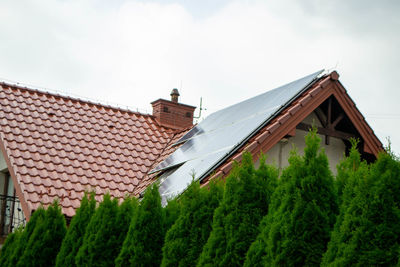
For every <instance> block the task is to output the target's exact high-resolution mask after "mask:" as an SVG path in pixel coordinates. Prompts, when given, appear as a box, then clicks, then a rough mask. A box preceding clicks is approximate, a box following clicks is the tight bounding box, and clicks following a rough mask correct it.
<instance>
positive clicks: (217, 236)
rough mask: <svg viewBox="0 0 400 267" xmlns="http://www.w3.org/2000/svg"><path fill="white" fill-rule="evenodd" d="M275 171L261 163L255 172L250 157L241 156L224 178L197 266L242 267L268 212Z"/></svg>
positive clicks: (274, 181) (275, 178) (275, 176)
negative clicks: (220, 194)
mask: <svg viewBox="0 0 400 267" xmlns="http://www.w3.org/2000/svg"><path fill="white" fill-rule="evenodd" d="M277 176H278V171H277V170H276V169H275V168H273V167H270V166H267V165H266V164H265V158H262V159H261V160H260V168H259V169H258V170H255V169H254V165H253V161H252V158H251V154H250V153H244V155H243V159H242V164H241V165H236V166H235V167H234V169H233V170H232V172H231V174H230V175H229V177H228V178H227V181H226V185H225V191H224V196H223V200H222V201H221V203H220V205H219V207H218V208H217V209H216V210H215V213H214V217H213V224H212V231H211V234H210V236H209V238H208V240H207V243H206V245H205V246H204V247H203V251H202V253H201V255H200V258H199V262H198V264H197V265H198V266H242V265H243V262H244V259H245V256H246V252H247V250H248V249H249V246H250V244H251V243H252V242H253V241H254V240H255V238H256V236H257V234H258V225H259V223H260V221H261V219H262V218H263V216H264V215H265V214H267V212H268V204H269V199H270V197H271V195H272V192H273V191H274V188H275V185H276V181H277Z"/></svg>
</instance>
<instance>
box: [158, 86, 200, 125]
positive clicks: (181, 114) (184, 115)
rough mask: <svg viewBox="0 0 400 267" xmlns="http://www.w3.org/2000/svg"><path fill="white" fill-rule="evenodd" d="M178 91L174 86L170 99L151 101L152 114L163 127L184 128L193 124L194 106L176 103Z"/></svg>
mask: <svg viewBox="0 0 400 267" xmlns="http://www.w3.org/2000/svg"><path fill="white" fill-rule="evenodd" d="M178 97H179V92H178V89H176V88H174V89H173V90H172V92H171V100H170V101H169V100H165V99H158V100H156V101H153V102H152V103H151V105H152V106H153V116H154V117H155V118H156V120H157V121H158V123H159V124H160V125H162V126H164V127H168V128H173V129H177V130H178V129H184V128H187V127H190V126H192V125H193V113H194V110H195V109H196V107H194V106H189V105H185V104H181V103H178Z"/></svg>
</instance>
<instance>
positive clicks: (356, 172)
mask: <svg viewBox="0 0 400 267" xmlns="http://www.w3.org/2000/svg"><path fill="white" fill-rule="evenodd" d="M337 171H338V172H337V176H336V186H337V191H338V202H339V204H340V206H339V215H338V216H337V218H336V223H335V226H334V230H333V231H332V233H331V239H330V241H329V243H328V249H327V251H326V253H325V254H324V257H323V261H322V265H324V266H325V265H327V264H329V263H331V262H332V261H334V259H335V257H336V256H337V252H338V249H339V247H340V246H341V245H343V244H344V243H342V242H343V240H342V238H344V237H345V236H347V237H348V234H349V233H346V234H345V235H343V234H344V232H342V229H341V227H342V225H343V222H344V219H345V214H346V212H347V209H348V208H349V205H350V204H351V202H352V201H353V199H355V198H357V194H359V190H360V189H361V188H360V186H365V185H362V183H363V182H364V181H365V178H366V177H367V176H368V175H369V166H368V165H367V163H366V162H365V161H361V155H360V153H359V152H358V150H357V142H356V141H352V147H351V149H350V153H349V156H348V157H346V158H345V159H344V160H342V161H341V163H340V164H339V165H338V166H337ZM360 204H361V203H360ZM354 226H355V225H354ZM354 229H355V228H354ZM354 229H348V230H350V231H353V230H354ZM347 237H346V238H347Z"/></svg>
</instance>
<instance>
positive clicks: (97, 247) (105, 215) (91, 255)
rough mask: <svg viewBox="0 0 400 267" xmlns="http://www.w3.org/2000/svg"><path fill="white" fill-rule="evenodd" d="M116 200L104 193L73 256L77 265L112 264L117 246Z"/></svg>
mask: <svg viewBox="0 0 400 267" xmlns="http://www.w3.org/2000/svg"><path fill="white" fill-rule="evenodd" d="M117 216H118V200H117V199H111V197H110V195H109V194H106V195H104V199H103V201H102V202H101V203H100V205H99V207H98V208H97V209H96V211H95V213H94V214H93V216H92V217H91V219H90V222H89V224H88V226H87V228H86V232H85V235H84V237H83V243H82V246H81V247H80V248H79V250H78V253H77V255H76V257H75V264H76V265H77V266H113V264H114V257H115V255H114V254H112V252H113V248H114V247H115V246H118V238H117V233H118V231H120V229H118V227H117Z"/></svg>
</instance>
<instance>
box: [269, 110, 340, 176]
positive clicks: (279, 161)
mask: <svg viewBox="0 0 400 267" xmlns="http://www.w3.org/2000/svg"><path fill="white" fill-rule="evenodd" d="M303 122H304V123H307V124H313V123H314V124H315V125H316V126H321V123H320V122H319V120H318V118H317V116H316V115H315V114H314V113H311V114H310V115H309V116H308V117H307V118H306V119H304V121H303ZM307 133H308V132H307V131H302V130H296V135H295V136H293V137H290V138H288V140H287V141H285V142H283V141H282V140H281V141H280V142H278V143H277V144H275V145H274V146H273V147H272V148H271V149H270V150H269V151H268V152H267V153H266V154H267V163H269V164H274V165H276V166H277V167H281V168H285V167H286V166H288V165H289V163H288V158H289V152H290V151H291V150H292V149H293V148H297V151H298V153H299V154H300V155H303V154H304V148H305V140H304V137H305V136H306V135H307ZM319 137H320V138H321V148H323V149H324V150H325V153H326V154H327V156H328V159H329V166H330V169H331V171H332V172H333V174H335V175H336V173H337V171H336V165H337V164H338V163H339V162H340V160H341V159H342V158H343V157H344V153H345V151H346V146H345V144H344V142H343V141H342V140H341V139H338V138H335V137H330V140H329V145H326V144H325V136H321V135H319ZM280 150H281V152H280ZM280 154H281V156H280Z"/></svg>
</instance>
